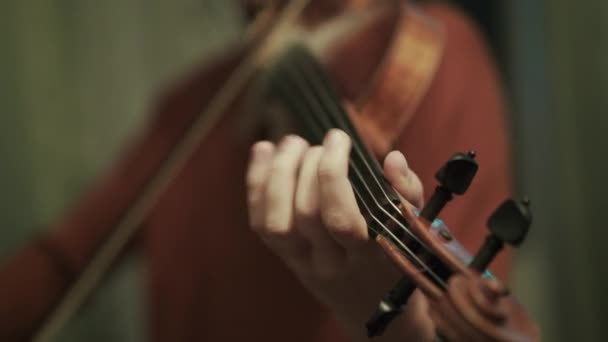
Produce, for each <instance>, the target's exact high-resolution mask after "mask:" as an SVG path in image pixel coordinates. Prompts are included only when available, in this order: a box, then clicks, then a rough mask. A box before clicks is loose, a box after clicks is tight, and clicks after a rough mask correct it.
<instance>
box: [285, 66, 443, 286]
mask: <svg viewBox="0 0 608 342" xmlns="http://www.w3.org/2000/svg"><path fill="white" fill-rule="evenodd" d="M295 65H297V64H295ZM285 71H286V72H287V73H289V72H290V71H291V72H294V71H295V70H293V68H288V67H287V68H286V70H285ZM310 75H312V76H314V75H315V74H310ZM291 76H294V75H291ZM296 76H298V77H290V79H291V81H292V83H296V82H297V81H295V82H294V80H299V79H301V77H299V76H301V75H296ZM309 81H313V80H312V79H309ZM297 83H299V82H297ZM315 84H316V85H317V86H318V82H313V83H312V84H311V87H312V86H315ZM298 87H299V88H300V90H304V91H306V93H305V94H303V95H308V96H303V98H306V99H307V100H309V101H308V102H307V105H308V107H310V108H309V110H310V113H308V114H309V115H310V114H313V115H314V116H315V117H316V118H317V121H321V122H317V123H316V125H315V129H316V130H317V134H319V131H320V135H321V137H322V135H323V132H324V129H323V126H325V127H331V124H328V122H327V120H326V118H327V117H326V116H325V115H324V114H329V115H334V114H333V113H331V111H329V110H327V111H326V112H328V113H323V112H324V111H323V110H322V109H320V107H323V106H322V101H321V100H320V99H318V98H315V97H314V94H310V88H311V87H305V86H304V85H301V84H298ZM300 93H302V91H300ZM311 95H312V96H313V101H310V96H311ZM302 102H305V101H302ZM325 107H326V108H327V106H325ZM319 126H321V127H319ZM341 126H345V125H341ZM353 133H354V132H353ZM351 134H352V133H351ZM353 148H354V150H355V153H356V154H358V155H359V158H361V159H363V160H364V163H365V164H366V167H367V169H368V171H369V172H370V173H371V174H372V177H373V178H374V180H375V182H376V184H377V185H378V187H380V188H381V190H382V192H383V194H384V196H386V198H387V199H389V198H388V195H387V194H386V192H385V191H384V189H382V186H381V184H380V182H379V180H378V178H377V177H376V176H375V174H374V172H373V170H372V168H371V166H370V165H369V164H368V163H367V162H366V161H365V156H364V153H363V152H362V151H361V147H360V146H359V145H358V144H357V142H356V139H353ZM349 164H350V166H351V169H352V170H353V171H354V172H355V173H356V176H357V177H358V178H359V180H360V182H361V183H362V184H363V185H364V187H365V190H366V191H367V192H368V193H369V194H370V196H371V198H372V199H373V201H374V202H375V206H376V207H377V208H379V209H380V210H381V211H383V212H384V213H385V214H386V215H387V216H388V217H389V219H390V220H392V221H394V222H395V223H397V224H398V225H399V226H400V227H401V229H403V230H404V231H406V232H407V233H409V234H410V235H411V236H412V237H413V238H414V239H416V240H417V241H418V242H420V240H419V239H418V237H416V236H415V235H413V233H412V232H411V231H410V230H409V229H408V228H407V227H405V226H404V225H403V224H401V222H400V221H399V220H398V219H397V218H395V217H394V216H393V215H392V214H390V213H389V212H388V211H387V210H386V209H384V207H382V206H381V205H380V204H379V203H378V201H377V199H376V198H375V196H374V194H373V191H372V190H371V188H370V186H369V185H368V184H367V182H366V181H365V178H364V176H363V175H362V172H361V170H360V168H359V167H358V166H357V165H356V163H355V161H354V160H353V159H352V158H351V159H350V160H349ZM353 189H354V190H355V195H356V196H357V197H358V198H359V200H360V201H361V202H362V203H363V205H364V206H365V208H366V209H367V212H368V213H369V215H370V216H371V217H372V218H373V220H374V221H376V222H377V223H378V224H379V225H380V226H381V227H382V228H383V230H384V231H385V232H386V233H387V234H389V235H390V236H391V237H392V238H393V239H394V242H396V243H397V244H398V245H399V246H400V247H401V248H402V249H403V250H405V251H406V252H407V253H408V254H410V256H411V257H412V258H413V259H414V260H415V261H416V262H417V263H418V264H420V266H422V268H423V269H424V270H425V271H427V272H429V274H430V275H431V276H432V277H433V278H434V279H435V280H436V281H437V282H438V283H440V284H442V285H445V284H444V281H443V280H442V279H441V278H440V277H439V276H437V275H436V274H435V273H434V272H433V271H432V269H431V268H430V267H429V266H428V265H426V264H425V263H424V262H423V261H422V260H421V259H420V258H419V257H418V256H417V255H416V254H415V253H414V252H413V251H412V250H411V249H410V248H409V247H407V246H406V245H405V244H404V243H403V242H402V241H401V240H400V239H398V238H397V237H396V236H395V235H394V233H393V232H392V231H391V230H390V229H389V228H388V227H386V226H385V225H384V224H383V223H382V221H381V220H379V219H378V218H377V217H376V215H374V214H373V211H372V210H371V209H370V208H369V206H368V203H367V201H366V200H365V199H364V196H363V195H362V194H361V193H360V192H359V191H358V190H357V188H356V187H355V186H353ZM389 202H390V203H391V204H393V202H392V201H390V199H389ZM393 206H394V204H393ZM395 207H396V206H395ZM399 212H400V211H399ZM370 228H371V227H370ZM372 231H374V232H375V233H378V232H376V231H375V230H374V229H373V228H372ZM421 245H422V246H423V247H425V246H424V245H423V244H422V243H421Z"/></svg>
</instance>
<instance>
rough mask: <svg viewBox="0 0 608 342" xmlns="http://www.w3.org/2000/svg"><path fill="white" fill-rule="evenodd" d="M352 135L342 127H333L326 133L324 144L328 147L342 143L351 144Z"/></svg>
mask: <svg viewBox="0 0 608 342" xmlns="http://www.w3.org/2000/svg"><path fill="white" fill-rule="evenodd" d="M349 143H350V137H349V136H348V134H346V132H344V131H343V130H341V129H337V128H332V129H330V130H329V131H328V132H327V134H326V135H325V139H324V140H323V145H324V146H326V147H330V148H331V147H335V146H339V145H342V144H349Z"/></svg>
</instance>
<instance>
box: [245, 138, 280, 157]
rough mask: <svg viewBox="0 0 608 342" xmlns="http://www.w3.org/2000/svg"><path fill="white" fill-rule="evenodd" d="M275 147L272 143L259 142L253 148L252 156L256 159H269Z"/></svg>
mask: <svg viewBox="0 0 608 342" xmlns="http://www.w3.org/2000/svg"><path fill="white" fill-rule="evenodd" d="M274 149H275V146H274V144H273V143H271V142H270V141H266V140H262V141H258V142H256V143H255V144H253V145H252V146H251V156H252V158H254V159H257V158H261V157H268V156H270V155H272V153H273V152H274Z"/></svg>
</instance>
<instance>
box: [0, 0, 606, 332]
mask: <svg viewBox="0 0 608 342" xmlns="http://www.w3.org/2000/svg"><path fill="white" fill-rule="evenodd" d="M451 2H452V3H453V4H454V5H455V6H460V7H461V8H463V9H464V10H465V11H467V12H468V14H469V15H470V16H471V17H472V18H474V20H476V21H477V23H478V24H479V26H480V29H481V30H482V31H483V32H484V34H485V36H486V38H487V40H488V42H489V43H490V45H491V46H492V49H493V52H494V54H495V57H496V59H497V61H498V62H499V66H500V69H501V72H502V76H503V80H504V83H505V86H506V89H507V93H508V96H509V99H510V109H511V110H510V112H511V123H512V135H513V144H514V145H513V146H514V156H515V164H514V170H515V173H516V176H517V178H516V190H517V192H518V193H519V194H524V193H525V194H527V195H528V196H529V197H530V198H531V199H532V203H533V208H534V214H535V217H534V219H535V221H534V226H533V231H532V233H531V236H530V238H529V240H528V241H527V243H526V244H525V245H524V247H523V248H522V250H521V251H520V252H519V253H517V264H516V267H515V274H514V278H513V286H514V287H515V292H516V293H517V294H518V296H519V297H520V298H521V301H522V302H524V303H526V305H527V306H528V307H529V308H530V310H531V312H532V314H533V315H534V316H535V317H536V319H537V320H538V321H539V322H540V323H541V325H542V328H543V334H544V337H545V340H546V341H573V340H575V339H578V340H579V341H600V340H604V338H605V336H606V335H607V334H606V333H605V332H604V330H605V329H602V328H603V327H602V323H604V321H605V317H608V309H607V307H608V295H606V293H605V289H608V269H607V267H606V266H605V263H604V262H605V261H606V260H608V248H605V247H604V246H603V243H604V241H605V240H606V237H607V235H608V233H606V231H605V229H604V226H603V225H604V220H603V218H604V212H603V205H604V197H605V191H606V189H607V187H606V186H605V183H604V182H603V176H604V175H605V174H606V171H608V167H607V166H608V161H607V160H604V159H603V158H604V154H603V152H602V148H603V147H604V146H606V145H607V142H608V140H607V139H606V138H605V137H604V132H605V131H606V130H608V118H607V117H606V115H605V110H606V108H608V96H606V95H604V92H605V91H606V90H607V89H608V58H607V57H608V39H606V37H608V3H607V2H604V1H599V0H598V1H577V2H574V1H565V0H552V1H548V0H546V1H530V0H509V1H501V0H494V1H485V0H478V1H475V0H470V1H466V0H462V1H456V0H455V1H451ZM243 27H244V23H243V18H242V17H241V15H240V12H238V11H237V8H236V6H235V4H234V2H233V1H226V0H174V1H161V0H148V1H137V0H132V1H117V0H108V1H69V0H64V1H3V2H2V3H1V4H0V156H1V160H2V162H1V163H0V227H1V228H0V229H1V232H2V233H1V234H0V258H2V257H4V256H6V255H8V254H9V253H11V251H13V250H14V248H15V246H17V245H19V244H20V243H23V242H24V241H26V240H27V239H28V238H30V237H31V236H33V235H34V234H36V232H38V231H39V230H40V229H43V227H44V225H45V224H47V223H48V222H49V221H51V220H52V219H53V218H54V217H56V216H57V215H58V213H60V212H61V211H62V210H64V209H65V207H66V206H67V205H68V204H69V203H71V201H73V200H74V199H75V198H76V196H77V195H78V194H79V193H80V192H81V191H82V189H83V187H84V186H86V185H87V184H89V183H90V182H91V181H92V180H93V179H94V178H95V177H96V176H98V175H99V174H101V173H102V172H103V170H104V169H105V168H107V167H108V166H109V165H110V163H111V161H112V160H113V158H114V157H115V156H116V154H117V153H118V151H119V150H120V147H121V146H123V144H124V143H125V142H127V140H128V139H129V137H131V136H133V135H134V134H135V133H136V132H137V130H138V129H139V128H140V126H141V123H142V121H143V119H144V117H145V114H146V113H147V112H148V111H149V109H150V106H151V104H152V100H153V99H154V96H155V95H156V94H157V93H158V92H159V91H160V90H162V89H164V88H165V87H166V86H167V84H170V83H171V82H172V81H173V80H175V79H178V78H180V77H181V76H182V75H183V74H184V73H185V72H187V71H188V70H189V68H191V67H192V66H193V65H195V64H200V63H201V61H204V60H205V58H210V57H211V56H212V55H213V54H214V53H216V52H217V51H220V50H221V49H222V48H225V47H227V46H228V45H229V44H231V43H232V42H234V41H236V39H238V37H239V36H240V34H241V32H242V30H243ZM144 264H145V260H144V259H142V258H140V257H138V256H132V257H130V259H129V260H128V261H127V262H125V263H123V264H122V265H121V266H120V268H119V269H118V271H117V272H115V273H113V274H112V276H111V277H110V279H109V280H108V281H107V282H106V283H105V284H104V286H103V288H102V289H101V291H99V292H98V293H97V294H96V296H95V297H94V298H92V299H91V300H90V302H89V304H88V305H87V306H86V307H85V308H84V310H83V311H82V313H81V314H80V315H79V316H78V317H77V318H76V319H75V320H74V321H73V322H72V323H71V324H70V325H69V326H68V327H67V328H66V329H65V330H64V331H63V332H62V334H61V338H60V340H62V341H81V340H86V341H108V340H112V341H141V340H143V339H144V336H145V322H143V321H142V317H143V316H144V315H143V314H142V312H143V311H144V310H145V305H146V303H145V302H144V301H143V294H142V291H141V282H142V281H143V280H142V269H143V267H144ZM0 286H1V284H0ZM0 305H1V303H0ZM607 323H608V322H607Z"/></svg>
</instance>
